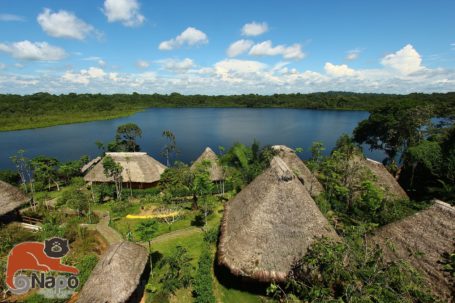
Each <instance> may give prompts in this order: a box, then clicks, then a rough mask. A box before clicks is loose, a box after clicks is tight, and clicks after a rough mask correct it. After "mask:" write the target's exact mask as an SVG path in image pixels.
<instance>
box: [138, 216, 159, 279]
mask: <svg viewBox="0 0 455 303" xmlns="http://www.w3.org/2000/svg"><path fill="white" fill-rule="evenodd" d="M157 231H158V222H156V220H147V221H143V222H141V223H139V225H138V226H137V227H136V233H137V234H138V236H139V240H140V241H143V242H148V244H149V254H150V256H149V257H150V268H151V269H152V250H151V242H152V239H153V236H155V234H156V232H157ZM151 272H152V271H151ZM152 274H153V272H152Z"/></svg>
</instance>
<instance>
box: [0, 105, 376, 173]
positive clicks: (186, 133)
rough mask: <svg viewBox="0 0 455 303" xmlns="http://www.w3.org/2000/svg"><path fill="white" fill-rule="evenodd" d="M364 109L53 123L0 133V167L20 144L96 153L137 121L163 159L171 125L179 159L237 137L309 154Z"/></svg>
mask: <svg viewBox="0 0 455 303" xmlns="http://www.w3.org/2000/svg"><path fill="white" fill-rule="evenodd" d="M368 115H369V114H368V112H364V111H335V110H307V109H271V108H267V109H245V108H152V109H148V110H146V111H143V112H140V113H137V114H135V115H133V116H130V117H124V118H119V119H114V120H106V121H94V122H87V123H77V124H68V125H60V126H53V127H47V128H39V129H31V130H21V131H10V132H0V169H5V168H14V166H13V164H12V163H11V161H10V159H9V157H10V156H11V155H13V154H14V153H15V152H16V151H17V150H19V149H25V150H26V156H27V157H29V158H31V157H34V156H37V155H46V156H51V157H55V158H57V159H59V160H60V161H69V160H74V159H79V158H80V157H81V156H82V155H89V156H90V157H91V158H93V157H95V156H96V155H97V154H98V153H99V150H98V148H97V147H96V145H95V142H96V141H102V142H108V141H110V140H112V139H113V138H114V136H115V132H116V129H117V126H119V125H121V124H124V123H128V122H133V123H136V124H137V125H139V127H140V128H141V129H142V132H143V136H142V138H141V139H140V140H139V141H138V142H139V144H140V146H141V148H142V151H145V152H147V153H149V154H150V155H151V156H153V157H155V158H156V159H158V160H160V161H161V162H163V163H165V159H164V158H163V157H161V156H160V151H161V150H162V148H163V146H164V145H165V144H166V140H165V139H164V138H162V136H161V133H162V131H163V130H167V129H169V130H172V131H173V132H174V134H175V135H176V138H177V146H178V148H179V149H180V150H181V153H180V154H179V155H178V157H177V158H178V159H179V160H181V161H184V162H191V161H194V160H195V159H196V158H197V157H198V156H199V155H200V154H201V152H202V151H203V150H204V148H205V147H206V146H210V147H211V148H212V149H213V150H214V151H215V152H218V146H220V145H222V146H225V147H226V148H227V147H230V146H231V145H232V144H233V143H235V142H241V143H244V144H251V143H252V142H253V140H254V139H257V140H258V141H259V142H260V143H261V145H267V144H284V145H288V146H289V147H292V148H296V147H303V148H304V153H303V154H301V155H300V156H301V157H302V158H304V159H305V158H308V157H309V156H310V151H309V150H310V147H311V144H312V142H314V141H321V142H323V143H324V145H325V146H326V147H327V150H326V153H328V152H329V151H330V150H331V149H332V148H333V146H334V145H335V142H336V140H337V138H338V137H339V136H340V135H341V134H343V133H348V134H351V133H352V130H353V129H354V128H355V127H356V125H357V123H358V122H359V121H361V120H363V119H366V118H367V117H368ZM364 151H365V153H366V154H367V156H368V157H370V158H373V159H375V160H379V161H382V159H383V158H384V154H383V153H382V152H378V151H375V152H370V151H368V150H367V149H366V148H364Z"/></svg>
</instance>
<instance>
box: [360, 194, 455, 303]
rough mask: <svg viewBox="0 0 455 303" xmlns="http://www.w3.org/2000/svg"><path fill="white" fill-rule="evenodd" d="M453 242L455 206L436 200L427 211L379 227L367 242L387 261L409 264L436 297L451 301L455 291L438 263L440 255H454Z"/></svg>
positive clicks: (454, 237)
mask: <svg viewBox="0 0 455 303" xmlns="http://www.w3.org/2000/svg"><path fill="white" fill-rule="evenodd" d="M454 239H455V207H453V206H450V205H449V204H447V203H444V202H441V201H436V202H435V203H434V204H433V205H432V206H431V207H430V208H428V209H426V210H423V211H420V212H418V213H416V214H414V215H412V216H410V217H407V218H405V219H403V220H400V221H397V222H394V223H391V224H388V225H386V226H384V227H382V228H380V229H379V230H377V231H376V232H375V234H374V235H372V236H371V237H370V238H369V239H368V241H369V242H371V243H374V244H378V245H379V246H380V247H381V248H382V249H383V250H384V256H385V259H386V260H387V261H391V260H398V259H404V260H407V261H409V262H410V264H411V265H412V266H413V267H415V268H416V269H418V270H420V271H421V272H422V274H423V276H424V278H425V280H426V283H428V286H429V287H430V288H431V289H432V290H433V292H434V293H435V295H437V296H439V297H440V298H442V299H443V300H449V301H450V298H451V297H452V296H453V295H454V294H455V288H454V285H453V284H451V282H450V280H449V274H448V273H445V272H444V271H443V270H442V265H441V264H439V261H441V260H442V256H441V255H442V254H443V253H445V252H447V253H452V252H453V249H454V244H455V243H454V241H455V240H454ZM452 283H453V282H452ZM451 292H452V293H451ZM452 300H453V297H452Z"/></svg>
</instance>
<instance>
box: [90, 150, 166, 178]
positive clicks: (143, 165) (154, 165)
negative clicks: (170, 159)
mask: <svg viewBox="0 0 455 303" xmlns="http://www.w3.org/2000/svg"><path fill="white" fill-rule="evenodd" d="M106 156H110V157H111V158H112V159H113V160H114V161H115V162H117V163H119V164H120V165H121V166H122V167H123V171H122V178H123V182H132V183H155V182H157V181H159V180H160V176H161V174H162V173H163V172H164V170H165V169H166V166H165V165H163V164H161V163H160V162H158V161H157V160H155V159H153V158H152V157H150V156H149V155H147V153H139V152H137V153H126V152H122V153H106ZM84 180H85V181H87V182H111V181H112V178H107V177H106V175H105V174H104V167H103V161H100V162H98V164H96V165H95V166H94V167H93V168H92V170H90V171H89V172H88V173H87V175H86V176H85V177H84Z"/></svg>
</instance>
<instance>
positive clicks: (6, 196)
mask: <svg viewBox="0 0 455 303" xmlns="http://www.w3.org/2000/svg"><path fill="white" fill-rule="evenodd" d="M29 201H30V198H29V197H27V196H26V195H25V194H24V193H23V192H22V191H21V190H20V189H19V188H17V187H14V186H12V185H10V184H8V183H6V182H3V181H0V216H3V215H6V214H7V213H9V212H12V211H13V210H16V209H18V208H19V207H21V206H22V205H24V204H26V203H28V202H29Z"/></svg>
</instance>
